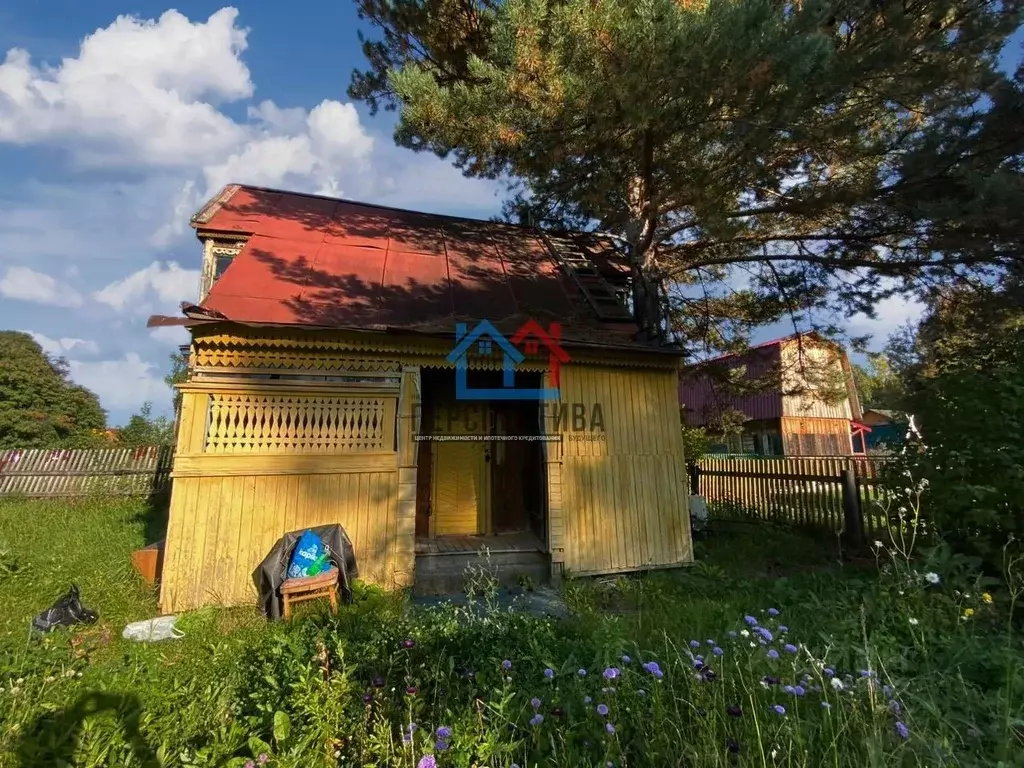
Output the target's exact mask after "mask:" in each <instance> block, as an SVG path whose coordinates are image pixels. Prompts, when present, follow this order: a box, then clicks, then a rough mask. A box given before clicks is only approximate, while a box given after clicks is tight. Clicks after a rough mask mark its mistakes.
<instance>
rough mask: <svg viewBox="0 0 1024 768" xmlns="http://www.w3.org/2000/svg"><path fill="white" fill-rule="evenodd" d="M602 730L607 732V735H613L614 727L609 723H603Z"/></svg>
mask: <svg viewBox="0 0 1024 768" xmlns="http://www.w3.org/2000/svg"><path fill="white" fill-rule="evenodd" d="M604 729H605V730H606V731H608V733H615V726H614V725H612V724H611V723H605V724H604Z"/></svg>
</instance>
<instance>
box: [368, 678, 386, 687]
mask: <svg viewBox="0 0 1024 768" xmlns="http://www.w3.org/2000/svg"><path fill="white" fill-rule="evenodd" d="M370 685H372V686H373V687H374V688H383V687H384V678H383V677H375V678H373V681H372V682H371V683H370Z"/></svg>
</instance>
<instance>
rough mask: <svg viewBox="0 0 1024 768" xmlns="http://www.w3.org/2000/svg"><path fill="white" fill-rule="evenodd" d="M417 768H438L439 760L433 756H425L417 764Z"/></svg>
mask: <svg viewBox="0 0 1024 768" xmlns="http://www.w3.org/2000/svg"><path fill="white" fill-rule="evenodd" d="M416 768H437V760H436V759H434V756H433V755H424V756H423V757H421V758H420V761H419V762H418V763H416Z"/></svg>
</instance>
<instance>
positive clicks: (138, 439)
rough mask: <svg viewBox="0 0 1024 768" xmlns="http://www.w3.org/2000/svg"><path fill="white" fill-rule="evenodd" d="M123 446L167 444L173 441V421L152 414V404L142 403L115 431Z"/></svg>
mask: <svg viewBox="0 0 1024 768" xmlns="http://www.w3.org/2000/svg"><path fill="white" fill-rule="evenodd" d="M117 436H118V442H119V443H121V444H122V445H124V446H128V447H136V446H148V445H169V444H171V443H173V442H174V422H173V421H172V420H171V419H168V418H167V417H166V416H157V417H154V416H153V404H152V403H144V404H143V406H142V408H141V409H140V410H139V412H138V413H136V414H134V415H133V416H132V417H131V418H130V419H128V423H127V424H125V425H124V426H123V427H121V428H120V429H119V430H118V431H117Z"/></svg>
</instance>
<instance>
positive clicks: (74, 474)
mask: <svg viewBox="0 0 1024 768" xmlns="http://www.w3.org/2000/svg"><path fill="white" fill-rule="evenodd" d="M173 451H174V449H173V447H172V446H169V445H162V446H147V447H141V448H83V449H75V450H50V449H41V448H32V449H13V450H6V451H0V498H3V497H5V496H29V497H63V496H85V495H89V494H93V493H109V494H117V495H125V496H145V495H149V494H152V493H157V492H160V491H164V490H166V489H167V488H168V487H169V486H170V480H171V457H172V454H173Z"/></svg>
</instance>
